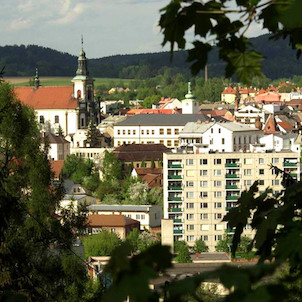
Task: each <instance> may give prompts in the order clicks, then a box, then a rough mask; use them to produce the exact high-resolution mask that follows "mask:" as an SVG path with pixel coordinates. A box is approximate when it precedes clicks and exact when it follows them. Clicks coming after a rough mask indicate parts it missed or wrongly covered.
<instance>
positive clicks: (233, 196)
mask: <svg viewBox="0 0 302 302" xmlns="http://www.w3.org/2000/svg"><path fill="white" fill-rule="evenodd" d="M238 198H239V196H235V195H227V197H226V199H227V200H238Z"/></svg>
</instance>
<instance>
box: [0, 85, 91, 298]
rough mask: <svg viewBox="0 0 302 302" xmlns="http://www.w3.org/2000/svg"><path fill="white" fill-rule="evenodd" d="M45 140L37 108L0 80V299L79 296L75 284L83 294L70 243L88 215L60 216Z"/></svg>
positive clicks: (83, 275) (77, 262)
mask: <svg viewBox="0 0 302 302" xmlns="http://www.w3.org/2000/svg"><path fill="white" fill-rule="evenodd" d="M41 146H42V145H41V138H40V135H39V127H38V125H37V122H36V120H35V114H34V112H33V111H32V110H31V109H30V108H28V107H26V106H24V105H22V104H21V103H20V102H19V101H18V100H17V99H16V97H15V95H14V93H13V91H12V88H11V87H10V86H9V85H8V84H7V83H2V84H0V166H1V169H0V208H1V211H0V242H1V245H0V267H1V272H0V300H3V299H4V300H5V301H6V298H7V299H13V300H14V298H17V297H18V299H19V300H20V301H24V300H32V301H54V300H60V301H63V300H64V301H75V300H74V297H71V296H70V291H71V289H72V288H73V289H74V292H75V295H76V296H77V299H82V297H83V296H84V295H85V292H84V291H85V288H84V287H85V284H86V283H87V282H88V278H87V274H86V269H85V267H84V266H83V263H82V260H81V259H80V258H79V257H78V256H76V255H75V254H74V252H73V250H72V243H73V242H74V240H75V236H76V235H77V230H80V228H82V227H83V222H84V221H85V220H86V216H85V215H82V214H81V213H80V212H78V213H74V212H70V213H69V214H70V215H69V219H68V220H66V219H65V218H66V217H65V216H64V215H63V216H62V220H61V221H59V220H58V219H57V218H56V216H55V210H56V209H57V205H58V200H59V199H60V197H61V193H60V191H59V190H58V188H57V187H56V186H55V185H53V184H52V179H51V176H52V173H51V171H50V164H49V162H48V159H47V149H44V148H43V147H41ZM5 297H6V298H5Z"/></svg>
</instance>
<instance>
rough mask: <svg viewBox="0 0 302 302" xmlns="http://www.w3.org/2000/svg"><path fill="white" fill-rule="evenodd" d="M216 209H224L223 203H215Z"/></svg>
mask: <svg viewBox="0 0 302 302" xmlns="http://www.w3.org/2000/svg"><path fill="white" fill-rule="evenodd" d="M214 208H215V209H220V208H222V203H221V202H214Z"/></svg>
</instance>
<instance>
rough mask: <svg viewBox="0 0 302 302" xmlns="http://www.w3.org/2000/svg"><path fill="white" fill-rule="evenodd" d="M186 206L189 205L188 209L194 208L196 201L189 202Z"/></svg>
mask: <svg viewBox="0 0 302 302" xmlns="http://www.w3.org/2000/svg"><path fill="white" fill-rule="evenodd" d="M186 207H187V209H194V203H193V202H187V204H186Z"/></svg>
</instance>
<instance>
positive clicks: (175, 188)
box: [168, 187, 182, 191]
mask: <svg viewBox="0 0 302 302" xmlns="http://www.w3.org/2000/svg"><path fill="white" fill-rule="evenodd" d="M168 190H172V191H181V190H182V187H169V188H168Z"/></svg>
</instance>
